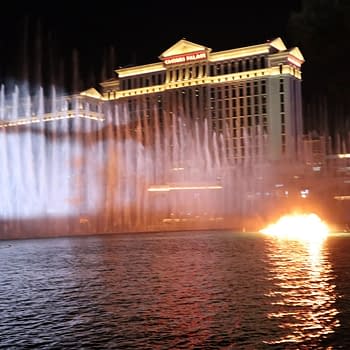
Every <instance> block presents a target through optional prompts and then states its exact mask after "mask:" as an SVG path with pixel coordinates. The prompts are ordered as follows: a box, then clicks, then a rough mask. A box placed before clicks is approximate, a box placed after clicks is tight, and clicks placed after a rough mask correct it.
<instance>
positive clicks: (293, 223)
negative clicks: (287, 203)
mask: <svg viewBox="0 0 350 350" xmlns="http://www.w3.org/2000/svg"><path fill="white" fill-rule="evenodd" d="M260 232H261V233H264V234H267V235H269V236H274V237H277V238H287V239H301V240H315V239H317V240H319V239H324V238H326V237H327V235H328V233H329V228H328V226H327V224H326V223H324V222H323V221H322V220H321V219H320V218H319V217H318V216H317V215H316V214H313V213H311V214H292V215H285V216H282V217H281V218H280V219H279V220H278V221H277V222H276V223H273V224H270V225H268V226H267V227H265V228H264V229H262V230H260Z"/></svg>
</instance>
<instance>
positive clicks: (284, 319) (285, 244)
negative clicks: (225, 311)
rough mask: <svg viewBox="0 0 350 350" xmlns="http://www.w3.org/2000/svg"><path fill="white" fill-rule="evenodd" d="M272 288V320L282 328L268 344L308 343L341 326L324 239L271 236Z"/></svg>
mask: <svg viewBox="0 0 350 350" xmlns="http://www.w3.org/2000/svg"><path fill="white" fill-rule="evenodd" d="M266 247H267V255H268V256H269V258H270V259H269V260H270V275H269V279H270V280H271V281H272V282H273V288H272V290H271V291H270V292H269V293H268V294H267V296H268V297H269V298H270V299H271V306H272V311H271V312H269V313H268V317H269V318H270V319H275V320H277V322H278V327H279V328H280V329H281V330H282V332H281V336H280V337H279V338H278V339H273V340H269V341H267V343H268V344H288V343H289V344H297V343H304V344H305V343H306V344H307V342H308V341H311V340H312V339H322V338H326V337H327V336H328V335H329V334H331V333H334V332H335V329H336V328H337V327H339V325H340V322H339V320H338V319H337V315H338V313H339V312H338V310H337V309H336V307H335V303H336V300H337V294H336V290H335V289H336V285H335V283H334V280H335V276H334V272H333V268H332V265H331V263H330V261H329V259H328V258H329V251H328V250H327V248H326V246H325V239H320V240H291V239H278V238H277V239H276V238H272V239H270V240H269V241H268V244H267V246H266Z"/></svg>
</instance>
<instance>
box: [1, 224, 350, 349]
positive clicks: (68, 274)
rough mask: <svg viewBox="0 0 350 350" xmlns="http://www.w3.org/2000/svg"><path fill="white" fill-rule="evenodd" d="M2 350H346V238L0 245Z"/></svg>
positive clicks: (176, 237) (349, 265) (127, 237)
mask: <svg viewBox="0 0 350 350" xmlns="http://www.w3.org/2000/svg"><path fill="white" fill-rule="evenodd" d="M0 278H1V284H0V348H1V349H142V350H146V349H350V236H336V237H329V238H327V240H326V241H324V242H318V243H317V242H316V243H307V242H301V241H291V240H289V241H287V240H277V239H273V238H269V237H264V236H262V235H259V234H250V233H244V234H243V233H240V234H238V233H233V232H222V231H219V232H178V233H147V234H118V235H104V236H90V237H72V238H52V239H35V240H34V239H33V240H18V241H0Z"/></svg>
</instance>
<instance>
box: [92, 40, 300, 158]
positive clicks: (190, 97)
mask: <svg viewBox="0 0 350 350" xmlns="http://www.w3.org/2000/svg"><path fill="white" fill-rule="evenodd" d="M159 59H160V61H159V62H157V63H151V64H146V65H141V66H133V67H126V68H120V69H117V70H116V71H115V72H116V77H115V78H112V79H110V80H107V81H104V82H102V83H101V86H102V99H103V100H108V101H111V102H114V103H115V105H116V108H118V109H119V111H120V113H123V112H125V111H127V112H128V113H129V115H130V118H131V119H133V118H137V117H139V118H141V119H145V120H146V122H147V123H149V124H150V125H151V124H152V119H153V118H154V116H155V113H156V114H157V116H158V117H160V120H166V119H167V117H171V116H183V115H184V116H186V117H189V118H192V119H195V120H196V119H202V120H203V119H207V120H208V129H209V131H215V132H216V133H221V134H222V135H223V138H224V140H225V145H226V150H227V152H228V154H229V155H231V156H232V157H233V158H235V159H244V158H245V157H247V156H251V157H252V156H256V155H257V154H260V155H261V154H262V153H263V155H264V158H265V159H269V160H280V159H296V158H297V157H298V154H299V153H300V149H299V148H300V141H301V139H302V134H303V120H302V97H301V66H302V64H303V62H304V58H303V55H302V53H301V52H300V50H299V49H298V48H297V47H294V48H291V49H287V48H286V46H285V44H284V43H283V41H282V39H281V38H276V39H274V40H271V41H267V42H266V43H263V44H258V45H253V46H247V47H242V48H236V49H230V50H225V51H219V52H213V51H212V50H211V49H210V48H208V47H205V46H202V45H198V44H196V43H193V42H190V41H188V40H186V39H181V40H179V41H178V42H177V43H175V44H174V45H173V46H171V47H170V48H169V49H167V50H166V51H164V52H163V53H162V54H161V55H160V56H159ZM87 94H88V93H87ZM261 148H263V149H261ZM266 157H267V158H266Z"/></svg>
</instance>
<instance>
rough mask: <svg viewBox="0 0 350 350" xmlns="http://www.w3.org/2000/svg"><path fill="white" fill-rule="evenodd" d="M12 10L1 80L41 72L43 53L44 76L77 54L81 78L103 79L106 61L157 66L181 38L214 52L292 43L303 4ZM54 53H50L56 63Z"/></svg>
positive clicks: (25, 6) (0, 21) (5, 27)
mask: <svg viewBox="0 0 350 350" xmlns="http://www.w3.org/2000/svg"><path fill="white" fill-rule="evenodd" d="M8 5H9V7H8V8H7V9H6V10H5V9H3V10H2V11H1V15H0V26H1V34H0V50H1V59H0V61H1V68H0V76H1V77H2V79H4V77H6V78H7V79H8V78H11V76H12V77H17V76H18V75H19V72H20V71H23V65H24V64H23V62H26V63H25V69H27V70H29V71H33V70H35V64H36V62H37V61H38V57H39V56H40V55H38V52H41V56H42V57H41V58H40V60H41V62H42V63H41V64H42V66H43V70H44V71H45V69H49V68H48V66H49V64H51V65H54V66H58V65H59V62H60V61H64V62H65V66H66V67H67V66H69V65H71V64H73V63H72V52H73V50H76V52H77V53H78V61H79V71H80V74H81V75H82V76H87V75H89V74H92V72H94V73H93V74H95V78H96V79H97V80H98V79H99V74H100V72H101V66H102V62H107V63H106V65H107V66H109V67H107V69H110V70H112V69H113V68H117V67H119V66H125V65H135V64H146V63H152V62H156V61H158V56H159V55H160V54H161V53H162V52H163V51H165V50H166V49H168V48H169V47H170V46H172V45H173V44H174V43H175V42H177V41H178V40H180V39H181V38H186V39H187V40H190V41H193V42H195V43H198V44H202V45H204V46H207V47H210V48H212V49H213V51H220V50H226V49H231V48H236V47H240V46H248V45H254V44H259V43H262V42H265V41H266V40H268V39H272V38H275V37H278V36H280V37H282V39H283V40H284V41H285V42H286V44H287V45H288V46H290V45H292V44H293V43H290V42H289V38H288V34H287V28H286V26H287V21H288V18H289V15H290V13H291V11H295V10H299V9H300V6H301V5H300V1H298V0H297V1H295V0H294V1H275V0H273V1H243V2H238V1H232V0H231V1H220V2H215V1H214V2H212V4H211V5H207V4H206V3H204V2H202V1H190V0H188V1H165V0H164V1H147V2H146V1H139V2H138V1H128V2H124V3H123V2H121V1H114V2H110V3H108V2H101V3H99V2H97V1H93V2H91V4H89V3H87V2H86V1H71V2H67V1H63V2H62V1H61V2H48V1H47V2H46V3H44V4H40V3H39V2H37V3H36V2H24V3H20V2H16V1H12V2H11V3H8ZM38 33H39V34H38ZM39 37H40V43H39V44H38V38H39ZM23 47H26V49H25V51H23ZM111 48H113V49H111ZM48 51H50V52H52V53H51V56H50V58H48V56H47V53H48ZM50 62H51V63H50ZM74 62H75V61H74ZM74 64H75V63H74ZM112 66H114V67H113V68H112ZM56 68H57V67H56ZM56 68H55V69H56ZM50 69H52V68H50ZM66 70H67V68H66ZM112 74H113V73H112Z"/></svg>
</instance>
